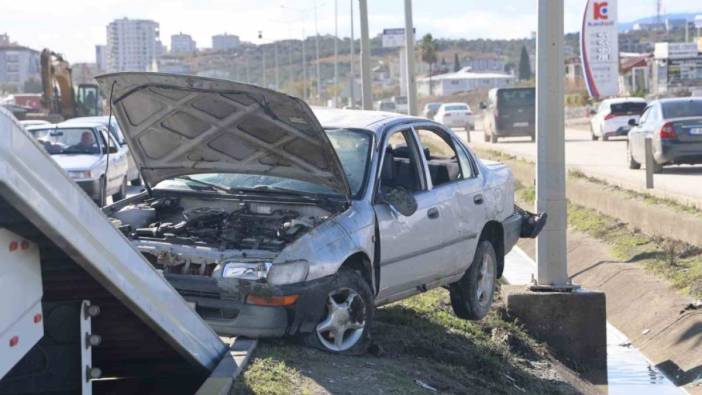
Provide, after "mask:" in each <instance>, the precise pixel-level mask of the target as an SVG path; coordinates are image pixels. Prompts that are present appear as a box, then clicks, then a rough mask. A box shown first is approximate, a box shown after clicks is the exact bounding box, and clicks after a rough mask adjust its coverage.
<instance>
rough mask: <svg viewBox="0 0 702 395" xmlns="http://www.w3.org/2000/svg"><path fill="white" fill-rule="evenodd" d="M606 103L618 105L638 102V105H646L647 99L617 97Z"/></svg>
mask: <svg viewBox="0 0 702 395" xmlns="http://www.w3.org/2000/svg"><path fill="white" fill-rule="evenodd" d="M604 102H605V103H609V104H616V103H626V102H636V103H646V99H644V98H641V97H615V98H611V99H605V100H604Z"/></svg>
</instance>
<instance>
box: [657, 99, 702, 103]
mask: <svg viewBox="0 0 702 395" xmlns="http://www.w3.org/2000/svg"><path fill="white" fill-rule="evenodd" d="M690 101H694V102H698V101H702V97H670V98H667V99H658V100H656V102H658V103H661V104H664V103H683V102H690Z"/></svg>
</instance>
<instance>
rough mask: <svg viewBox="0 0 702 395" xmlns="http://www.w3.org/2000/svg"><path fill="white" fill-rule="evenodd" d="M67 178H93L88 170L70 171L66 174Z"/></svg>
mask: <svg viewBox="0 0 702 395" xmlns="http://www.w3.org/2000/svg"><path fill="white" fill-rule="evenodd" d="M68 176H69V177H71V178H79V179H84V178H93V173H92V172H91V171H90V170H75V171H74V170H71V171H69V172H68Z"/></svg>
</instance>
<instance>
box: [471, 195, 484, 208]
mask: <svg viewBox="0 0 702 395" xmlns="http://www.w3.org/2000/svg"><path fill="white" fill-rule="evenodd" d="M484 201H485V200H484V199H483V195H480V194H478V195H475V196H473V203H475V204H477V205H481V204H483V202H484Z"/></svg>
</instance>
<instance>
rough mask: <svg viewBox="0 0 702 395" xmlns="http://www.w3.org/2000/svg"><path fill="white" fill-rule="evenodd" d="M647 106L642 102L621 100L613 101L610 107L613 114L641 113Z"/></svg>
mask: <svg viewBox="0 0 702 395" xmlns="http://www.w3.org/2000/svg"><path fill="white" fill-rule="evenodd" d="M645 108H646V103H641V102H621V103H612V104H610V105H609V109H610V111H611V112H612V113H613V114H624V115H639V114H641V112H642V111H643V110H644V109H645Z"/></svg>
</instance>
